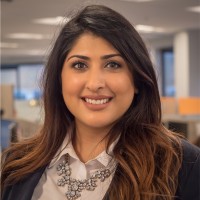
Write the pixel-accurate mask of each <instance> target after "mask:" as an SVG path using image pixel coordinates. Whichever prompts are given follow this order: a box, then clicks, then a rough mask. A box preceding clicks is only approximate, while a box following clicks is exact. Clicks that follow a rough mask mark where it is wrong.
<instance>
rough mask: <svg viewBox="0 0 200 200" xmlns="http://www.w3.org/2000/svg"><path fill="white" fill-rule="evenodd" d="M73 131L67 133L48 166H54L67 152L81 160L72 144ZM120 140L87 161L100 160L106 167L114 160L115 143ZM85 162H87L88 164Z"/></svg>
mask: <svg viewBox="0 0 200 200" xmlns="http://www.w3.org/2000/svg"><path fill="white" fill-rule="evenodd" d="M71 133H72V132H71V131H70V132H69V133H68V134H66V137H65V139H64V141H63V143H62V145H61V147H60V148H59V150H58V151H57V153H56V155H55V156H54V158H53V159H52V161H51V162H50V164H49V166H48V168H51V167H53V166H54V165H55V164H56V163H57V162H58V161H59V160H60V158H61V157H62V156H63V155H65V154H67V153H68V154H69V155H70V157H72V158H73V159H75V160H80V159H79V158H78V156H77V154H76V152H75V150H74V147H73V145H72V142H71ZM118 140H119V137H118V138H117V139H116V140H115V141H114V142H113V143H112V144H111V145H110V147H109V148H108V151H107V152H106V151H103V152H102V153H100V154H99V155H98V156H97V157H96V158H94V159H91V160H89V161H87V163H89V162H91V161H98V162H100V163H101V164H102V165H104V167H107V166H108V164H109V163H110V162H111V160H113V149H114V147H115V145H116V144H117V142H118ZM87 163H85V164H87Z"/></svg>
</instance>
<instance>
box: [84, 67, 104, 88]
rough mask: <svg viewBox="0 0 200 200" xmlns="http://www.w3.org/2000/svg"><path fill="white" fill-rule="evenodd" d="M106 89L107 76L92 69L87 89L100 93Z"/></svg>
mask: <svg viewBox="0 0 200 200" xmlns="http://www.w3.org/2000/svg"><path fill="white" fill-rule="evenodd" d="M104 87H105V76H104V74H103V71H102V70H101V69H96V68H94V69H90V70H89V72H88V76H87V81H86V88H87V89H88V90H90V91H91V92H98V91H99V90H101V89H103V88H104Z"/></svg>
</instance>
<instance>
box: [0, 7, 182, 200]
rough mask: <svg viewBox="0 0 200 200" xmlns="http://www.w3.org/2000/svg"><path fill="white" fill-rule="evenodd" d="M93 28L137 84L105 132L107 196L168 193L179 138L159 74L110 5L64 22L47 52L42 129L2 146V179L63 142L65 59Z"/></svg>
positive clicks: (22, 171)
mask: <svg viewBox="0 0 200 200" xmlns="http://www.w3.org/2000/svg"><path fill="white" fill-rule="evenodd" d="M85 32H91V33H93V34H95V35H97V36H100V37H102V38H104V39H106V40H107V41H108V42H109V43H110V44H112V45H113V46H114V47H115V48H116V49H117V50H118V51H119V52H120V54H121V55H122V56H123V58H124V59H125V61H126V62H127V64H128V66H129V68H130V73H132V76H133V80H134V84H135V86H136V88H137V89H138V94H136V96H135V98H134V100H133V102H132V104H131V106H130V108H129V109H128V110H127V112H126V113H125V114H124V115H123V116H122V117H121V118H120V119H119V120H118V122H117V123H116V124H115V125H114V126H113V128H112V129H111V130H110V132H109V142H108V146H109V145H110V143H111V142H112V141H113V140H114V139H115V138H117V136H118V135H119V134H120V139H119V141H118V143H117V144H116V146H115V148H114V156H115V158H116V160H117V162H118V168H117V170H116V172H115V176H114V179H113V181H112V184H111V187H110V188H109V190H108V196H109V198H110V200H116V199H118V200H123V199H127V200H131V199H134V200H139V199H142V200H149V199H152V200H153V199H157V198H159V199H166V200H169V199H172V197H173V195H174V194H175V191H176V187H177V174H178V171H179V168H180V165H181V148H180V143H179V139H178V137H177V136H175V135H174V134H173V133H172V132H170V131H168V130H167V129H165V128H164V127H163V126H162V123H161V104H160V97H159V92H158V86H157V80H156V76H155V72H154V69H153V66H152V63H151V61H150V58H149V54H148V51H147V49H146V47H145V45H144V43H143V41H142V39H141V37H140V36H139V34H138V33H137V31H136V30H135V29H134V27H133V26H132V25H131V24H130V23H129V22H128V21H127V20H126V19H125V18H124V17H123V16H121V15H120V14H119V13H117V12H115V11H113V10H112V9H110V8H108V7H105V6H101V5H91V6H87V7H85V8H84V9H82V10H81V11H80V12H79V13H78V14H76V15H75V16H74V17H73V18H72V19H71V20H70V21H69V22H68V23H66V24H65V25H64V26H63V28H62V30H61V32H60V34H59V36H58V38H57V40H56V42H55V45H54V47H53V49H52V51H51V54H50V55H49V59H48V62H47V64H46V67H45V71H44V78H43V88H44V89H43V90H44V98H43V101H44V110H45V119H44V125H43V128H42V130H41V131H40V134H37V135H35V136H34V137H33V138H31V139H29V140H26V141H23V142H21V143H19V144H16V145H14V146H12V147H11V148H10V149H9V150H7V151H6V154H7V155H8V156H7V159H6V161H5V163H4V165H3V169H2V181H3V184H4V185H7V184H12V183H14V182H16V181H18V180H20V179H23V178H24V177H25V176H27V175H28V174H29V173H31V172H33V171H35V170H36V169H38V168H40V167H42V166H45V165H47V164H48V163H49V162H50V161H51V159H52V158H53V156H54V155H55V153H56V152H57V151H58V148H59V147H60V145H61V144H62V142H63V140H64V138H65V136H66V133H67V130H68V128H69V127H70V124H71V123H72V122H73V120H74V117H73V115H72V114H71V113H70V112H69V110H68V109H67V107H66V105H65V103H64V100H63V96H62V92H61V71H62V67H63V63H64V60H65V58H66V56H67V54H68V53H69V51H70V49H71V48H72V46H73V44H74V42H75V41H76V39H77V38H78V37H79V36H80V35H81V34H83V33H85Z"/></svg>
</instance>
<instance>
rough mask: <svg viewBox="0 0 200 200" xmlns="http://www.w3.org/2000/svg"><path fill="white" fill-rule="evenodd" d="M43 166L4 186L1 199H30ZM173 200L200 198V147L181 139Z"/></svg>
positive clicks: (196, 199) (194, 199) (199, 199)
mask: <svg viewBox="0 0 200 200" xmlns="http://www.w3.org/2000/svg"><path fill="white" fill-rule="evenodd" d="M45 168H46V167H43V168H41V169H39V170H37V171H36V172H34V173H32V174H30V175H29V176H28V177H27V178H25V179H24V180H22V181H20V182H18V183H16V184H14V185H11V186H8V187H6V188H5V190H4V191H3V195H2V200H31V197H32V194H33V192H34V189H35V187H36V185H37V183H38V182H39V180H40V177H41V176H42V174H43V172H44V170H45ZM106 199H107V200H108V199H109V198H106ZM175 200H200V148H198V147H196V146H194V145H191V144H190V143H188V142H186V141H183V163H182V167H181V169H180V171H179V185H178V189H177V192H176V198H175Z"/></svg>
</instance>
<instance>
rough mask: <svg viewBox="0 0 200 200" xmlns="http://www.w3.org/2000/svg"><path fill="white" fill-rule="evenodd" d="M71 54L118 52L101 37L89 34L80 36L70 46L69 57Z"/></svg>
mask: <svg viewBox="0 0 200 200" xmlns="http://www.w3.org/2000/svg"><path fill="white" fill-rule="evenodd" d="M73 53H105V54H107V53H118V54H119V52H118V50H117V49H116V48H114V47H113V45H112V44H111V43H110V42H108V41H107V40H106V39H104V38H103V37H100V36H97V35H95V34H93V33H91V32H86V33H83V34H81V35H80V36H79V37H78V38H77V39H76V40H75V42H74V44H73V45H72V48H71V50H70V51H69V54H68V56H69V55H71V54H73Z"/></svg>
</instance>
